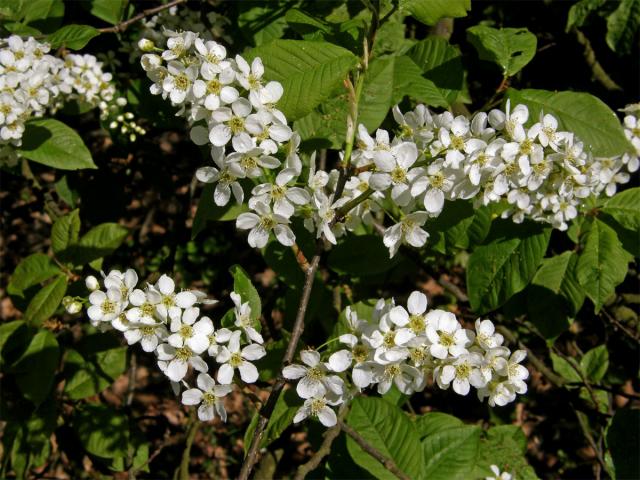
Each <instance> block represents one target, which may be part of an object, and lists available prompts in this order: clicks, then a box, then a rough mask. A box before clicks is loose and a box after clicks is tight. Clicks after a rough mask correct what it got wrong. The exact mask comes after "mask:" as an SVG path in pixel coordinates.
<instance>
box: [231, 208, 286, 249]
mask: <svg viewBox="0 0 640 480" xmlns="http://www.w3.org/2000/svg"><path fill="white" fill-rule="evenodd" d="M254 209H255V211H256V213H251V212H249V213H242V214H240V215H239V216H238V218H237V219H236V228H238V229H240V230H251V231H250V232H249V238H248V240H249V245H250V246H252V247H254V248H262V247H264V246H265V245H266V244H267V242H268V241H269V234H270V233H271V231H273V233H275V235H276V238H277V239H278V241H279V242H280V243H281V244H282V245H285V246H287V247H290V246H291V245H293V243H294V242H295V239H296V236H295V235H294V233H293V231H292V230H291V228H290V227H289V225H288V224H289V219H287V218H286V217H283V216H282V215H278V214H277V213H274V212H272V211H271V209H270V208H269V207H268V206H267V205H265V204H264V203H262V202H257V203H256V204H255V205H254Z"/></svg>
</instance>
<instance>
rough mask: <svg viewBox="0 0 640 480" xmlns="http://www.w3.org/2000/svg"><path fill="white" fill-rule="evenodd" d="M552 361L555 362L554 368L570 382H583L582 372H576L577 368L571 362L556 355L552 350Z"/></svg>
mask: <svg viewBox="0 0 640 480" xmlns="http://www.w3.org/2000/svg"><path fill="white" fill-rule="evenodd" d="M550 355H551V363H552V364H553V369H554V370H555V371H556V372H557V373H558V374H560V376H561V377H562V378H564V379H566V380H568V381H570V382H582V378H580V374H579V373H578V372H576V370H575V368H573V367H572V366H571V364H570V363H569V362H568V361H567V360H565V359H564V358H562V357H560V356H558V355H556V354H555V353H553V352H551V354H550Z"/></svg>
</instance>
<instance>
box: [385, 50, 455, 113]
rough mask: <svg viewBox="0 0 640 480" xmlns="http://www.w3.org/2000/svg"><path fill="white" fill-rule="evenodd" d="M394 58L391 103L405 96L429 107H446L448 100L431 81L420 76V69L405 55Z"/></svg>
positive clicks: (395, 102) (393, 103)
mask: <svg viewBox="0 0 640 480" xmlns="http://www.w3.org/2000/svg"><path fill="white" fill-rule="evenodd" d="M390 58H393V59H394V73H393V90H392V94H391V103H392V105H395V104H397V103H399V102H400V101H401V100H402V99H403V98H404V97H405V96H408V97H411V98H413V99H415V100H417V101H419V102H421V103H424V104H425V105H428V106H431V107H443V108H447V107H448V106H449V102H448V100H447V98H446V97H445V96H444V94H443V92H442V91H441V90H440V89H439V88H438V87H437V86H436V85H435V83H433V81H431V80H429V79H427V78H424V77H423V76H422V70H421V69H420V67H418V65H416V63H415V62H414V61H413V60H412V59H411V58H409V57H408V56H407V55H401V56H399V57H390Z"/></svg>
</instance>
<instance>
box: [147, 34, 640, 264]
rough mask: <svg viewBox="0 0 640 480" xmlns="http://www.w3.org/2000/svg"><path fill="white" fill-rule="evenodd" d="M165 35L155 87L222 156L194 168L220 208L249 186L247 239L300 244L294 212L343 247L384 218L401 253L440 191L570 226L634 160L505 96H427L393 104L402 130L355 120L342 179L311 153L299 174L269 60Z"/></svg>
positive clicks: (630, 122) (241, 222)
mask: <svg viewBox="0 0 640 480" xmlns="http://www.w3.org/2000/svg"><path fill="white" fill-rule="evenodd" d="M165 35H167V36H168V39H167V48H166V49H165V50H162V49H157V50H158V54H146V55H144V56H143V57H142V65H143V68H144V69H145V70H146V71H147V74H148V76H149V78H150V79H151V80H152V81H153V85H152V86H151V91H152V93H155V94H159V95H162V96H163V97H164V98H168V99H170V101H171V102H172V104H174V105H175V106H177V107H179V108H180V109H179V111H178V114H179V115H183V116H185V117H186V118H187V120H188V122H189V124H190V125H191V138H192V140H193V141H194V142H195V143H197V144H199V145H207V144H208V145H209V146H210V147H211V157H212V159H213V162H214V163H215V166H208V167H202V168H200V169H198V171H197V172H196V177H197V178H198V179H199V180H200V181H202V182H205V183H215V191H214V198H213V200H214V202H215V203H216V205H218V206H224V205H226V204H227V203H228V202H229V201H230V199H231V196H233V197H234V198H235V200H236V201H237V202H238V203H243V202H244V201H245V189H244V188H243V184H244V185H245V186H246V185H247V184H251V183H253V186H252V188H251V189H250V197H249V198H248V201H247V205H248V207H249V209H250V210H251V212H248V213H243V214H241V215H239V216H238V218H237V220H236V227H237V228H238V229H241V230H249V236H248V241H249V245H251V246H252V247H258V248H261V247H264V246H265V245H266V243H267V242H268V240H269V237H270V235H271V234H272V233H273V234H274V235H275V237H276V239H277V240H278V241H279V242H280V243H282V244H283V245H286V246H289V245H292V244H293V243H294V242H295V234H294V232H293V231H292V229H291V228H290V226H289V224H290V222H291V218H292V217H294V216H297V217H301V218H302V219H304V225H305V227H306V228H307V229H308V230H309V231H311V232H312V233H315V234H316V235H317V237H318V238H320V237H323V238H324V239H326V240H327V241H328V242H330V243H333V244H335V243H336V238H337V237H340V236H341V235H344V234H345V233H346V232H347V231H352V230H354V229H356V228H358V227H359V226H360V225H361V224H363V223H364V224H365V225H368V226H371V225H372V224H373V223H374V222H377V223H378V224H381V223H382V224H384V223H385V218H384V217H385V215H387V216H389V217H390V219H391V222H393V224H392V225H390V226H388V228H386V229H385V230H384V235H383V241H384V244H385V245H386V246H387V248H388V249H389V252H390V255H391V256H393V255H395V254H396V252H397V251H398V249H399V247H400V246H401V245H403V244H408V245H410V246H413V247H422V246H424V245H425V243H426V242H427V239H428V237H429V234H428V232H427V231H426V230H425V229H424V228H423V227H424V225H425V223H426V222H427V220H428V219H429V218H432V217H436V216H438V215H439V214H440V213H441V212H442V210H443V207H444V202H445V200H456V199H465V200H472V201H473V202H474V203H475V205H476V207H479V206H482V205H489V204H492V203H498V202H500V203H501V204H502V206H503V211H502V216H503V217H504V218H507V217H511V218H512V219H513V221H515V222H522V221H523V220H524V219H525V218H529V219H532V220H535V221H539V222H546V223H550V224H551V225H552V226H554V227H555V228H558V229H561V230H564V229H566V228H567V227H568V222H569V221H571V219H573V218H575V217H576V216H577V213H578V209H579V208H581V206H582V205H583V204H584V203H585V200H586V198H587V197H589V196H592V195H600V194H602V193H604V194H606V195H609V196H611V195H613V194H614V193H615V191H616V188H617V185H618V184H620V183H626V182H628V181H629V172H634V171H636V170H637V169H638V167H639V165H640V161H639V160H638V156H637V155H631V154H624V155H621V156H618V157H613V158H594V157H593V156H592V155H591V154H590V153H589V152H588V151H587V150H586V149H585V148H584V144H583V143H582V141H581V139H579V138H577V137H576V136H575V135H574V134H573V133H571V132H565V131H560V130H559V124H558V121H557V120H556V119H555V118H554V117H553V116H552V115H550V114H541V116H540V119H539V121H538V122H537V123H535V124H534V125H532V126H531V127H530V128H526V127H525V123H526V122H527V121H528V118H529V111H528V109H527V107H526V106H524V105H517V106H515V108H513V109H511V106H510V104H509V102H507V105H506V110H505V111H502V110H492V111H491V112H489V114H486V113H478V114H476V115H474V116H473V117H472V118H471V119H468V118H466V117H464V116H458V117H454V116H453V115H452V114H451V113H450V112H444V113H441V114H434V113H432V112H430V111H429V110H428V109H427V108H426V107H425V106H424V105H418V106H417V107H416V108H415V109H414V110H413V111H411V112H407V113H404V114H403V113H402V112H401V111H400V110H399V108H398V107H397V106H396V107H394V108H393V117H394V118H395V120H396V121H397V123H398V124H399V127H398V133H397V135H395V136H393V135H391V134H390V133H389V132H388V131H386V130H383V129H379V130H377V131H376V133H375V136H371V135H370V133H369V132H368V131H367V129H366V128H365V127H364V126H363V125H360V126H359V128H358V134H357V148H356V149H355V151H354V152H353V155H352V159H351V160H352V161H351V165H350V166H351V170H350V171H349V172H348V176H347V178H346V179H345V180H346V182H339V181H338V179H339V172H338V170H337V169H334V170H331V171H329V172H325V171H316V167H315V154H312V155H311V157H310V160H309V168H308V174H307V173H306V172H307V170H306V169H305V174H304V175H301V174H302V162H301V160H300V156H299V155H298V146H299V144H300V137H299V135H298V134H297V133H295V132H292V131H291V129H290V128H289V127H288V126H287V120H286V118H285V116H284V115H283V114H282V112H280V111H279V110H278V109H277V108H276V106H277V105H276V104H277V101H278V100H279V99H280V98H281V96H282V94H283V89H282V86H281V85H280V84H279V83H278V82H274V81H270V82H269V81H267V80H266V79H264V78H263V77H264V68H263V65H262V62H261V60H260V59H259V58H255V59H253V61H252V63H251V65H249V63H248V62H247V61H246V60H245V59H243V58H242V57H241V56H239V55H238V56H236V57H235V59H232V58H227V51H226V49H225V48H224V47H223V46H222V45H220V44H219V43H216V42H214V41H204V40H202V39H201V38H199V37H198V34H196V33H194V32H182V33H176V32H170V31H166V32H165ZM148 47H149V46H148ZM150 47H151V48H152V49H155V48H156V47H155V46H153V45H151V46H150ZM625 125H626V126H627V127H628V129H627V130H628V132H627V135H628V136H629V137H630V139H631V141H632V142H633V136H634V135H635V136H636V138H637V132H636V130H637V122H636V119H635V117H634V116H628V117H627V118H626V119H625ZM634 132H635V133H634ZM637 143H638V141H636V144H637ZM636 153H637V152H636ZM343 186H344V188H342V187H343ZM245 188H246V187H245ZM337 190H340V191H339V192H337Z"/></svg>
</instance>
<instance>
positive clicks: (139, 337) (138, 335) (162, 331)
mask: <svg viewBox="0 0 640 480" xmlns="http://www.w3.org/2000/svg"><path fill="white" fill-rule="evenodd" d="M116 322H118V320H114V321H113V326H114V327H115V328H117V329H118V330H121V331H124V338H126V339H127V343H128V344H129V345H133V344H135V343H138V342H140V345H141V346H142V349H143V350H144V351H145V352H153V351H154V350H155V349H156V348H157V347H158V344H159V343H160V342H161V341H165V340H166V339H167V337H168V336H169V333H168V332H167V328H166V327H165V326H164V325H163V324H162V323H153V324H140V323H135V324H134V323H131V322H129V321H128V320H126V317H125V318H123V319H119V323H118V326H116ZM118 327H120V328H118ZM123 328H124V330H123Z"/></svg>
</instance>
